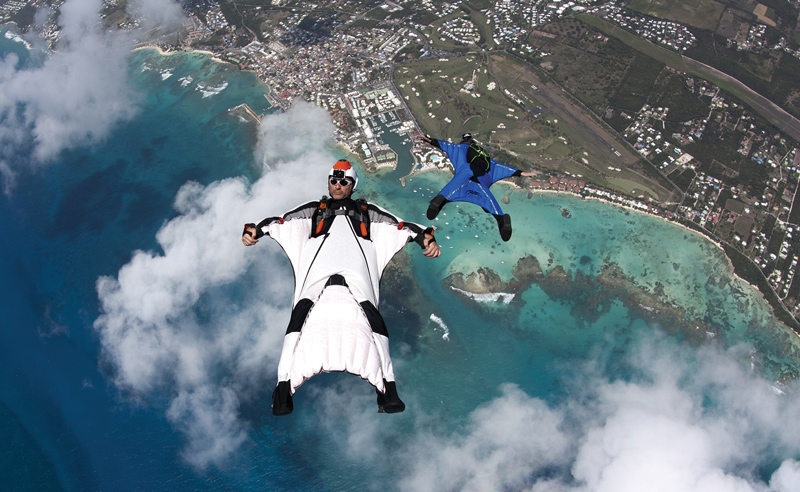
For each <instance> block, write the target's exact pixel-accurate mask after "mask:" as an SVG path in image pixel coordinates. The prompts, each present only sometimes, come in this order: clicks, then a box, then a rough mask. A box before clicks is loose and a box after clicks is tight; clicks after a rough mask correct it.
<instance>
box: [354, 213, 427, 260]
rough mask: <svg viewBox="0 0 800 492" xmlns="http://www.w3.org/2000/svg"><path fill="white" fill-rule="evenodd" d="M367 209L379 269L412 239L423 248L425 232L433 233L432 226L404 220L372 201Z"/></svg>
mask: <svg viewBox="0 0 800 492" xmlns="http://www.w3.org/2000/svg"><path fill="white" fill-rule="evenodd" d="M368 210H369V216H370V223H371V225H370V231H371V234H372V235H373V243H374V244H375V245H376V253H377V255H378V264H379V266H380V269H381V270H383V268H385V267H386V265H387V264H388V263H389V260H391V259H392V257H393V256H394V255H395V254H397V252H398V251H400V250H401V249H402V248H403V246H405V245H406V244H408V243H409V242H411V241H413V242H415V243H417V244H418V245H419V246H420V247H421V248H422V249H425V248H426V245H425V233H426V232H427V233H429V234H431V235H433V228H431V227H427V228H426V227H425V226H422V225H420V224H416V223H414V222H405V221H403V220H402V219H400V218H399V217H397V216H395V215H393V214H391V213H389V212H387V211H386V210H384V209H383V208H381V207H378V206H377V205H374V204H372V203H371V204H369V209H368Z"/></svg>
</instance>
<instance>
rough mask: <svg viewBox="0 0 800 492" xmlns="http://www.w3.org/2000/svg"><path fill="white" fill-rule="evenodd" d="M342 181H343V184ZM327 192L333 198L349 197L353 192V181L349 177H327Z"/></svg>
mask: <svg viewBox="0 0 800 492" xmlns="http://www.w3.org/2000/svg"><path fill="white" fill-rule="evenodd" d="M342 183H345V185H344V186H343V185H342ZM328 194H329V195H330V196H331V198H333V199H334V200H341V199H342V198H350V195H352V194H353V181H352V180H351V179H336V178H333V177H330V176H329V177H328Z"/></svg>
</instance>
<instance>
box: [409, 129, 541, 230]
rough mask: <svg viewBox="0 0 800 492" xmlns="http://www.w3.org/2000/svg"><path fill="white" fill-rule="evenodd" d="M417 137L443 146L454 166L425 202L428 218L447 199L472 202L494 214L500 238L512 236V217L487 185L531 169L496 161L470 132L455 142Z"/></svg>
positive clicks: (430, 218)
mask: <svg viewBox="0 0 800 492" xmlns="http://www.w3.org/2000/svg"><path fill="white" fill-rule="evenodd" d="M420 138H421V140H422V141H423V142H426V143H428V144H430V145H432V146H434V147H437V148H439V149H441V150H443V151H444V152H445V153H446V154H447V157H448V158H449V159H450V162H451V163H453V168H454V170H455V176H453V179H451V180H450V182H449V183H447V185H445V187H444V188H442V191H440V192H439V194H438V195H436V196H435V197H434V198H433V200H431V203H430V205H428V213H427V215H428V220H433V219H435V218H436V216H437V215H439V211H441V210H442V207H444V206H445V204H447V203H448V202H456V201H465V202H471V203H474V204H476V205H479V206H480V207H482V208H483V210H485V211H486V213H489V214H492V215H493V216H494V218H495V220H497V225H498V227H499V228H500V237H501V238H502V239H503V241H508V240H509V239H511V217H510V216H509V215H508V214H504V213H503V211H502V210H501V209H500V204H498V203H497V200H496V199H495V197H494V195H492V193H491V192H490V191H489V187H490V186H492V184H494V183H495V182H496V181H499V180H501V179H503V178H509V177H512V176H533V175H534V173H530V172H522V171H520V170H519V169H517V168H514V167H511V166H507V165H505V164H500V163H499V162H497V161H495V160H494V159H492V158H491V157H489V155H488V154H487V153H486V151H485V150H484V149H483V148H482V147H481V146H480V145H478V143H477V142H475V140H474V139H473V138H472V135H471V134H469V133H465V134H463V135H462V136H461V142H460V143H457V144H454V143H450V142H448V141H447V140H439V139H435V138H431V137H429V136H422V137H420Z"/></svg>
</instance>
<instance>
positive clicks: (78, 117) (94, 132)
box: [0, 0, 183, 192]
mask: <svg viewBox="0 0 800 492" xmlns="http://www.w3.org/2000/svg"><path fill="white" fill-rule="evenodd" d="M102 7H103V5H102V2H100V1H99V0H97V1H95V0H67V1H66V2H64V3H63V5H62V6H61V7H60V16H59V17H58V22H59V27H60V29H61V32H60V38H59V43H58V46H57V47H56V51H55V52H53V53H49V54H48V55H47V56H46V57H45V59H44V60H43V62H42V63H40V64H36V66H31V67H25V68H23V67H20V66H19V58H18V57H17V55H14V54H12V55H8V56H6V57H4V58H3V59H2V60H0V86H2V87H3V90H2V92H0V173H2V178H3V183H4V187H5V190H6V192H8V191H9V190H10V189H11V188H12V187H13V184H14V179H15V176H16V173H17V172H19V171H20V170H21V169H22V168H24V167H26V166H30V165H33V166H38V165H42V164H44V163H47V162H49V161H51V160H53V159H54V158H56V157H58V155H59V154H60V153H61V152H62V151H63V150H67V149H73V148H76V147H78V146H84V145H91V144H94V143H96V142H99V141H102V140H103V139H104V138H105V137H106V136H107V135H108V134H109V132H110V131H111V130H112V129H113V128H114V125H115V124H117V123H118V122H121V121H126V120H129V119H131V118H132V117H133V116H135V115H136V113H137V111H138V105H139V102H140V100H141V95H140V94H138V93H136V92H135V91H134V90H133V89H132V88H131V87H130V86H129V84H128V82H127V57H128V54H129V53H130V50H131V49H132V48H133V47H134V45H135V43H136V42H137V40H144V39H146V38H147V35H148V34H147V33H148V32H150V31H151V30H152V29H153V28H154V27H155V26H163V27H165V28H174V27H176V26H179V25H180V22H181V21H182V17H183V14H182V10H181V8H180V6H179V4H178V3H177V2H174V1H172V0H144V1H141V0H140V1H136V2H128V6H127V8H128V11H129V12H136V13H137V16H139V19H140V22H139V26H138V27H137V28H135V29H133V30H130V31H121V30H114V29H112V30H106V29H105V28H104V26H103V24H102V22H101V20H100V18H99V13H100V11H101V9H102ZM51 15H52V12H51V11H48V10H46V9H43V10H40V11H39V12H38V15H37V16H36V18H37V21H39V22H42V23H43V22H44V20H45V19H46V18H47V17H49V16H51ZM33 31H34V30H32V32H31V33H29V37H31V41H33V44H34V45H37V46H43V45H44V43H43V40H41V39H33V36H35V34H33ZM20 155H24V156H25V157H24V158H21V157H20Z"/></svg>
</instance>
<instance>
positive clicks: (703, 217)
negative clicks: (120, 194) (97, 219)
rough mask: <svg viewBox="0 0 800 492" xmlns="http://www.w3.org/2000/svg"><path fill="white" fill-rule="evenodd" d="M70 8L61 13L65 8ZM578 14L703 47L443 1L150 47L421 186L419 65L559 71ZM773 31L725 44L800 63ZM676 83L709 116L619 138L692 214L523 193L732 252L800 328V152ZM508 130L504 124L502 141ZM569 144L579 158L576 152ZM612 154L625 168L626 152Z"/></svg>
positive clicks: (228, 20) (120, 20)
mask: <svg viewBox="0 0 800 492" xmlns="http://www.w3.org/2000/svg"><path fill="white" fill-rule="evenodd" d="M43 3H44V2H41V1H39V0H35V1H33V2H24V1H20V0H12V1H9V2H5V3H4V4H2V6H0V22H8V21H14V22H17V24H20V22H21V21H20V19H23V17H24V16H25V15H31V14H30V12H31V9H35V7H38V6H40V4H43ZM57 4H58V2H55V3H53V4H49V5H50V6H51V7H52V8H57V7H58V5H57ZM759 5H760V4H759ZM104 6H105V9H104V16H105V19H106V22H107V23H109V24H114V25H116V26H118V27H122V28H124V27H125V26H126V25H133V24H135V23H136V19H135V18H131V17H129V16H125V15H121V14H120V9H124V2H122V1H116V0H104ZM478 14H479V15H478ZM579 14H580V15H591V16H596V17H597V18H600V19H603V20H604V21H607V22H611V23H613V24H614V25H616V26H618V27H620V28H622V29H624V30H626V31H627V32H630V33H633V34H635V35H637V36H639V37H641V38H643V39H646V40H649V41H651V42H652V43H654V44H657V45H658V46H660V47H663V48H665V49H667V50H671V51H672V52H675V53H680V54H684V53H686V52H687V50H690V49H691V48H692V47H693V46H695V45H696V44H697V43H698V40H697V38H696V36H695V34H694V33H693V32H692V29H691V28H690V27H688V26H687V25H684V24H681V23H679V22H676V21H673V20H665V19H659V18H656V17H653V16H648V15H643V14H641V13H639V12H635V11H632V10H630V9H628V8H626V7H625V6H624V3H623V2H613V1H610V2H605V3H601V4H598V2H595V1H589V0H570V1H560V0H551V1H541V0H510V1H504V2H496V3H494V2H486V5H485V8H482V9H480V10H476V8H475V6H474V5H473V4H467V3H461V2H459V3H433V2H431V1H430V0H422V1H406V2H402V1H389V0H387V1H386V2H384V3H381V4H379V5H377V6H375V5H366V4H361V3H360V2H355V1H351V0H334V1H331V2H326V3H324V5H322V4H319V5H304V4H302V3H300V2H293V1H288V0H272V1H271V2H269V1H267V2H254V3H250V4H247V5H241V4H232V3H230V2H215V1H202V2H193V3H192V4H191V5H190V6H188V7H186V22H185V23H184V26H183V28H182V29H181V31H180V32H179V33H173V34H170V35H168V36H163V37H161V38H160V39H159V40H158V41H157V42H155V43H154V42H153V41H152V40H146V41H145V40H143V41H142V44H143V45H152V44H156V45H158V46H159V47H160V48H161V49H163V50H165V51H174V50H205V51H209V52H211V53H213V55H214V56H215V57H217V58H219V59H221V60H223V61H226V62H229V63H232V64H234V65H236V66H238V67H239V68H240V69H242V70H250V71H252V72H254V73H255V74H256V75H257V76H258V78H259V79H260V80H261V81H262V82H263V83H264V84H265V85H266V87H267V89H268V90H267V94H266V95H265V97H267V99H268V100H269V103H270V104H271V105H272V106H274V107H279V108H284V109H286V108H288V107H290V106H291V105H292V104H293V103H294V102H296V101H300V100H303V101H308V102H312V103H314V104H316V105H318V106H320V107H322V108H324V109H325V110H327V111H328V112H329V113H330V114H331V117H332V120H333V121H334V122H335V124H336V127H337V130H336V135H335V136H334V138H335V139H336V141H337V142H338V143H340V144H341V145H342V146H344V147H346V148H347V149H348V151H349V152H351V153H353V154H355V155H357V156H358V158H359V159H360V160H361V161H362V162H363V163H364V165H365V166H366V167H367V168H368V169H370V170H376V169H378V168H381V167H396V166H397V163H398V155H397V153H396V150H395V149H392V148H391V147H390V146H389V145H387V144H386V143H385V141H384V139H383V138H382V135H384V132H387V131H389V132H392V133H395V134H397V135H398V136H399V137H400V138H402V139H404V140H403V141H404V142H406V143H407V144H409V145H410V147H411V154H412V158H413V162H414V164H413V166H412V168H411V169H409V170H408V175H407V176H409V175H412V174H414V173H419V172H424V171H426V170H428V169H441V168H446V167H447V166H449V163H448V162H447V160H446V159H443V158H442V155H441V154H440V153H439V152H437V151H435V150H433V149H431V148H430V147H425V146H422V145H419V144H418V143H417V140H416V137H417V135H418V134H419V133H420V132H423V127H422V126H421V125H420V117H422V116H424V117H425V118H428V119H429V120H430V119H434V118H437V117H440V118H444V119H446V118H448V117H447V116H446V115H445V114H444V113H442V115H441V116H439V115H437V110H436V108H437V107H440V105H441V104H442V103H441V101H436V100H425V101H421V105H422V107H427V108H428V110H427V111H426V113H427V114H425V115H421V114H419V110H417V111H414V110H412V106H411V103H412V102H413V101H412V99H413V98H414V97H415V96H416V97H417V98H422V97H423V96H424V94H422V95H421V92H420V91H419V90H418V89H417V86H418V85H423V84H426V81H425V79H424V78H422V77H419V76H415V77H410V76H408V77H407V76H406V75H405V73H406V72H405V71H404V69H403V68H404V64H405V63H406V62H408V61H409V60H424V59H432V60H439V61H441V62H442V63H444V62H446V61H448V60H449V59H452V58H457V57H463V56H465V54H468V53H484V52H489V51H492V50H495V51H502V52H504V53H509V54H511V55H513V56H515V57H518V58H520V59H522V60H536V61H537V62H538V63H540V64H541V65H542V66H547V60H548V59H549V57H550V56H551V54H550V53H549V52H548V51H546V50H543V49H542V48H541V46H542V44H541V43H537V42H534V41H536V40H545V41H546V40H548V39H552V38H555V37H556V34H554V33H553V32H549V31H548V30H547V29H546V26H547V25H548V24H550V23H553V22H556V21H558V20H559V19H564V18H573V17H574V16H576V15H579ZM775 18H776V17H775V13H774V12H772V11H771V9H767V8H764V9H757V11H756V12H755V14H754V15H753V16H751V18H749V20H748V22H747V23H745V22H741V23H739V24H736V25H735V26H734V24H732V22H733V21H731V22H729V23H728V24H725V25H724V26H723V24H720V26H721V27H720V28H719V29H718V30H719V31H720V32H722V31H725V29H727V31H729V32H728V33H727V34H726V35H728V36H729V38H728V44H729V45H730V46H731V47H734V48H735V49H737V50H739V51H746V52H751V53H753V54H754V55H763V56H772V57H776V56H788V57H792V58H795V59H797V58H800V49H798V43H797V42H796V41H795V40H792V39H791V38H788V37H786V36H778V35H776V34H775V32H774V26H775V25H776V22H775ZM22 23H23V24H24V22H22ZM731 26H734V27H735V28H734V27H731ZM723 27H724V29H723ZM40 29H42V32H43V35H44V36H45V37H46V38H48V40H49V41H50V43H51V45H52V46H56V45H57V43H58V36H59V30H58V26H57V25H56V24H54V23H49V24H46V25H44V26H40ZM723 34H725V33H723ZM592 36H593V38H592V39H594V40H597V42H599V43H606V44H607V43H608V39H609V36H608V35H607V34H602V33H598V32H594V33H593V34H592ZM676 76H680V77H682V80H683V84H685V90H687V91H689V92H690V93H691V94H692V95H693V97H695V98H696V99H697V100H698V101H700V102H701V104H702V106H703V107H702V111H699V112H698V114H697V115H696V117H692V118H690V119H686V120H683V121H680V122H675V121H671V119H670V118H671V115H672V114H674V113H675V108H672V107H670V106H667V105H665V106H654V105H651V104H650V103H645V104H643V105H642V106H640V107H639V109H638V110H637V111H620V112H618V117H617V118H618V121H622V120H624V128H623V127H619V128H618V133H619V134H620V137H621V139H623V141H622V142H621V143H619V145H624V146H626V147H625V150H626V152H628V153H630V154H631V155H636V156H637V158H641V159H642V161H643V162H646V163H647V164H648V165H650V166H652V168H653V171H654V172H657V173H658V174H660V175H661V176H662V177H663V178H664V179H665V180H666V181H667V182H670V183H673V184H674V185H675V188H678V189H680V199H679V200H674V201H668V202H667V201H663V200H657V199H654V197H653V196H651V195H647V194H646V193H630V192H627V193H626V192H625V191H624V190H621V189H615V188H614V187H611V186H607V185H602V184H599V183H597V182H594V181H593V180H592V179H591V177H590V176H589V175H584V174H583V173H577V172H574V171H573V172H570V171H564V170H562V169H553V168H550V167H548V166H546V165H543V163H542V162H541V161H537V160H536V159H523V160H522V162H524V163H525V164H526V165H527V167H528V168H530V170H533V171H536V172H537V173H538V175H537V176H536V177H535V178H531V179H525V180H524V181H519V182H518V183H517V184H518V185H520V186H523V187H525V188H527V189H528V190H529V191H530V192H531V193H537V192H546V191H550V192H563V193H572V194H575V195H577V196H580V197H582V198H597V199H602V200H606V201H609V202H612V203H616V204H619V205H622V206H625V207H630V208H632V209H635V210H638V211H641V212H644V213H649V214H653V215H656V216H659V217H662V218H664V219H667V220H672V221H675V222H677V223H680V224H682V225H685V226H688V227H691V228H693V229H694V230H697V231H698V232H701V233H703V234H705V235H706V236H708V237H709V238H710V239H711V240H713V241H715V242H716V243H718V244H720V245H723V246H725V247H726V251H728V250H729V249H732V250H735V251H737V252H739V253H740V254H741V255H743V256H744V257H746V258H747V260H748V261H749V262H751V263H752V265H755V266H756V267H757V268H758V271H759V272H760V273H761V274H762V275H763V279H764V280H765V282H763V283H759V282H755V281H754V279H752V278H750V279H748V280H749V281H754V283H757V284H759V288H761V289H762V291H764V290H765V288H764V286H765V285H766V286H768V287H767V288H768V289H769V290H771V291H772V293H773V294H774V296H775V297H776V298H777V299H779V303H780V306H779V307H780V308H782V309H785V310H786V313H789V314H790V315H791V316H792V318H795V317H798V316H800V279H798V278H797V275H796V273H797V266H798V261H800V230H798V229H800V205H799V206H797V207H796V206H795V205H796V201H797V196H796V195H797V189H798V185H799V183H800V169H799V168H800V156H798V143H797V142H796V141H795V140H793V139H792V138H790V137H789V136H788V135H786V134H784V133H782V132H780V131H778V130H777V129H776V128H775V127H772V126H769V125H768V124H765V122H764V120H763V118H760V117H759V116H758V115H757V114H756V113H755V112H754V111H753V110H752V109H751V108H750V107H748V106H746V105H745V104H743V103H742V102H741V101H738V100H736V99H735V98H734V97H733V96H732V95H730V94H729V93H727V92H726V91H725V90H724V89H723V88H721V87H720V86H718V85H715V84H713V83H710V82H708V81H706V80H703V79H700V78H698V77H695V76H692V75H690V74H676ZM440 77H443V78H444V77H446V76H445V75H444V74H442V75H440ZM456 82H457V83H458V84H459V86H460V87H461V88H460V91H461V92H463V93H464V95H465V96H469V97H472V98H479V97H480V96H481V94H482V93H483V94H486V93H489V92H490V91H493V90H495V86H496V84H497V82H495V81H491V82H489V83H486V84H485V86H483V87H481V86H480V84H484V83H485V82H483V79H481V78H480V77H478V74H477V73H474V74H473V77H471V78H470V77H462V78H460V79H458V80H457V81H456ZM498 88H499V87H498ZM533 88H534V89H536V87H535V86H533ZM495 92H497V91H496V90H495ZM504 94H505V95H506V96H507V100H508V106H509V107H510V109H508V111H507V113H508V114H507V115H506V117H507V118H509V119H512V120H513V119H514V118H516V120H519V119H520V115H526V116H525V117H526V118H532V119H533V120H531V121H535V119H536V118H541V117H542V116H540V115H542V113H543V112H545V110H543V109H542V107H541V106H540V105H537V104H536V102H535V101H532V100H531V98H529V97H528V96H525V95H517V94H514V93H511V92H510V91H508V90H507V89H504ZM251 116H254V117H257V115H254V114H252V115H251ZM447 122H448V123H451V122H452V121H451V120H447ZM712 125H713V126H714V128H723V129H725V130H726V131H727V133H726V134H725V142H726V145H728V146H730V145H733V144H731V143H730V142H732V141H734V140H735V147H736V152H737V153H738V155H739V156H740V157H741V158H742V159H747V160H748V162H749V164H750V165H751V166H755V167H756V168H757V169H758V171H757V176H759V179H758V180H756V181H753V180H744V179H743V178H741V179H740V178H739V175H740V174H741V173H742V170H741V168H742V166H740V165H733V164H730V163H727V162H722V161H718V160H717V161H714V162H713V163H712V162H708V157H707V156H705V155H696V151H695V150H692V149H696V148H697V145H696V144H698V142H700V141H701V139H702V138H703V136H704V135H706V134H707V133H708V132H709V131H710V130H709V128H710V126H712ZM504 128H505V124H504V123H500V124H498V125H497V126H496V127H495V128H494V129H493V130H492V132H493V133H494V132H497V131H500V130H503V129H504ZM562 139H563V141H564V142H568V139H567V138H566V137H562ZM532 145H535V143H534V144H532ZM614 153H615V154H617V155H621V154H620V153H619V152H618V151H617V150H614ZM581 159H583V160H584V161H587V159H586V158H585V157H582V158H581ZM622 171H623V170H622V169H621V168H620V167H619V166H615V165H614V164H606V165H604V167H603V169H602V173H603V174H605V175H608V176H611V177H613V176H614V175H615V174H619V173H621V172H622ZM588 174H591V173H588ZM595 174H597V173H595ZM737 179H740V181H738V182H737ZM734 264H736V261H734ZM766 293H769V292H766ZM773 306H775V304H773Z"/></svg>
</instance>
